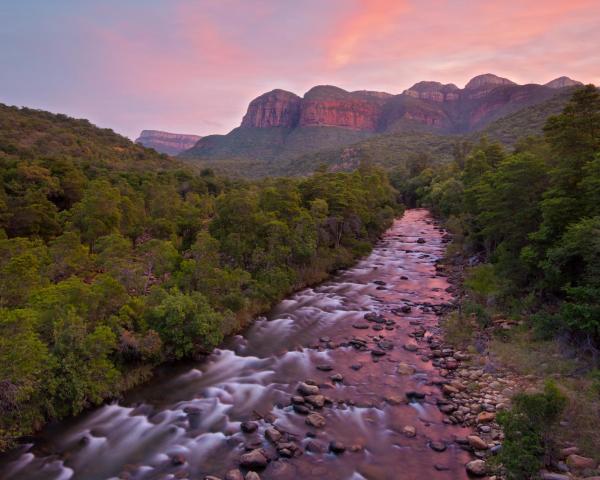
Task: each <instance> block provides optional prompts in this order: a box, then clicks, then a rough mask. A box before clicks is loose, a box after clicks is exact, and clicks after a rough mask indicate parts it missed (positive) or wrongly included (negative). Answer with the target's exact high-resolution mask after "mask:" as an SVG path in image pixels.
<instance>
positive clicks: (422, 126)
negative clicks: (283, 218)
mask: <svg viewBox="0 0 600 480" xmlns="http://www.w3.org/2000/svg"><path fill="white" fill-rule="evenodd" d="M577 84H579V82H575V81H574V80H571V79H569V78H568V77H560V78H557V79H555V80H553V81H551V82H549V83H548V84H546V85H538V84H527V85H518V84H516V83H515V82H513V81H511V80H509V79H506V78H502V77H499V76H497V75H493V74H490V73H488V74H484V75H478V76H476V77H474V78H472V79H471V80H470V81H469V82H468V83H467V84H466V85H465V87H464V88H463V89H460V88H458V87H457V86H456V85H454V84H442V83H439V82H434V81H423V82H418V83H416V84H415V85H413V86H412V87H410V88H409V89H407V90H404V92H402V93H401V94H399V95H392V94H389V93H385V92H374V91H367V90H364V91H355V92H348V91H346V90H343V89H341V88H338V87H335V86H331V85H321V86H316V87H313V88H311V89H310V90H309V91H308V92H306V93H305V94H304V96H302V97H300V96H298V95H296V94H294V93H292V92H288V91H285V90H280V89H277V90H273V91H271V92H267V93H264V94H262V95H260V96H259V97H257V98H255V99H254V100H252V102H250V105H249V106H248V109H247V112H246V114H245V115H244V117H243V119H242V122H241V125H240V127H238V128H236V129H234V130H232V131H231V132H230V133H228V134H227V135H209V136H207V137H204V138H202V139H201V140H199V141H198V142H197V143H196V144H195V145H194V146H193V147H192V148H190V149H189V150H186V151H185V152H182V153H181V154H180V156H181V158H183V159H185V160H187V161H200V162H203V163H206V162H209V163H211V165H218V163H219V162H225V163H227V164H228V165H232V164H235V162H250V163H252V164H254V165H256V164H261V163H262V164H263V165H264V166H265V167H266V165H267V164H269V165H270V164H272V163H273V162H277V164H273V165H271V166H273V167H274V168H273V169H272V170H273V171H276V170H278V169H279V168H278V165H279V167H281V166H282V165H286V164H288V163H290V162H293V161H294V159H299V158H300V157H304V156H305V155H311V154H316V153H317V152H322V153H325V152H330V153H331V152H336V151H339V149H341V148H343V147H346V146H349V145H353V144H355V143H357V142H361V141H365V140H367V139H368V138H370V137H373V136H379V135H386V134H395V135H408V136H409V137H410V138H417V137H419V135H425V134H427V135H429V136H431V134H436V135H445V136H448V135H457V134H460V135H473V134H476V132H479V131H481V130H484V129H486V128H487V127H488V126H489V125H491V124H492V123H494V122H495V121H497V120H499V119H502V118H504V117H506V116H509V115H512V114H514V113H516V112H519V111H521V110H523V109H525V108H528V107H533V106H536V105H541V104H544V103H545V102H547V101H548V100H550V99H552V98H553V97H555V96H557V95H560V94H561V92H563V91H564V90H565V89H568V88H570V87H572V86H573V85H577ZM559 103H560V101H559ZM542 110H543V109H542ZM542 110H540V111H539V112H538V113H540V114H541V113H542ZM419 138H421V137H419ZM420 143H421V141H420V140H419V141H418V142H417V144H420ZM259 170H261V171H267V173H268V169H267V168H261V169H259ZM252 174H255V172H252Z"/></svg>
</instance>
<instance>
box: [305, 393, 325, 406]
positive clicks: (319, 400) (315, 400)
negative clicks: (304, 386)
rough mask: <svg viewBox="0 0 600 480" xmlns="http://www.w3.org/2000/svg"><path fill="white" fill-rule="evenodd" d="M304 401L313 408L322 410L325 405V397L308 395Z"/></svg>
mask: <svg viewBox="0 0 600 480" xmlns="http://www.w3.org/2000/svg"><path fill="white" fill-rule="evenodd" d="M304 400H306V402H307V403H310V404H311V405H312V406H313V407H315V408H323V406H324V405H325V397H324V396H323V395H308V396H306V397H304Z"/></svg>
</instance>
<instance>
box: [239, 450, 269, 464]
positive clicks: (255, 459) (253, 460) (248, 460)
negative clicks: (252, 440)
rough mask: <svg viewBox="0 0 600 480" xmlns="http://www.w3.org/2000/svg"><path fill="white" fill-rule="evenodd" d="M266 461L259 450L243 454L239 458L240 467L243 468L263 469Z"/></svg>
mask: <svg viewBox="0 0 600 480" xmlns="http://www.w3.org/2000/svg"><path fill="white" fill-rule="evenodd" d="M267 463H268V459H267V457H266V456H265V454H264V452H263V451H262V450H261V449H260V448H256V449H254V450H252V451H251V452H248V453H244V454H243V455H242V456H241V457H240V466H242V467H243V468H265V467H266V466H267Z"/></svg>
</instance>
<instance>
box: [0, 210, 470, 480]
mask: <svg viewBox="0 0 600 480" xmlns="http://www.w3.org/2000/svg"><path fill="white" fill-rule="evenodd" d="M443 233H444V232H443V231H441V230H440V229H439V228H438V227H437V226H436V225H435V223H434V222H433V220H432V219H431V217H430V216H429V213H428V212H427V211H426V210H423V209H413V210H408V211H406V213H405V214H404V215H403V216H402V218H400V219H397V220H396V221H395V222H394V224H393V225H392V227H391V228H390V229H389V230H388V231H387V232H386V233H385V234H384V235H383V237H382V238H381V240H380V241H379V242H378V243H377V245H376V246H375V248H374V249H373V251H372V253H371V254H370V255H369V256H368V257H366V258H364V259H363V260H361V261H360V262H358V263H357V264H356V265H355V266H354V267H353V268H350V269H348V270H345V271H343V272H341V273H339V274H338V275H336V276H335V277H333V278H332V279H331V280H330V281H328V282H325V283H323V284H321V285H319V286H317V287H314V288H307V289H304V290H302V291H299V292H298V293H296V294H294V295H293V296H291V297H290V298H287V299H286V300H283V301H282V302H280V303H279V304H278V305H277V306H276V307H275V308H273V310H272V311H271V312H270V313H269V314H268V315H267V316H266V317H265V318H260V319H258V320H257V321H255V322H254V323H253V324H252V325H251V326H250V327H249V328H248V329H247V330H246V331H245V332H244V333H243V334H241V335H237V336H234V337H232V338H230V339H228V340H227V341H226V342H225V343H224V344H223V345H222V346H221V347H220V348H219V349H216V350H215V351H214V352H213V353H212V354H211V355H210V356H208V357H207V358H206V359H205V360H203V361H202V362H198V363H197V364H193V365H189V366H187V367H185V368H183V367H178V368H173V369H171V370H168V371H163V372H162V373H161V374H160V375H157V377H156V378H155V379H153V380H152V381H150V382H149V383H147V384H145V385H144V386H143V387H141V388H138V389H136V390H134V391H132V392H130V393H129V394H127V395H126V396H125V398H124V399H123V400H122V401H121V402H119V403H115V404H110V405H104V406H101V407H99V408H96V409H93V410H91V411H89V412H87V413H85V414H83V415H80V416H78V417H76V418H73V419H69V420H66V421H63V422H60V423H59V424H57V425H51V426H48V427H47V428H46V429H45V430H44V431H42V432H41V433H40V434H39V435H38V436H36V437H35V439H34V441H33V443H31V444H27V445H24V446H22V448H20V449H18V450H15V451H13V452H10V453H9V454H7V455H5V456H4V457H2V459H1V460H0V478H2V479H15V480H16V479H18V480H38V479H39V480H42V479H43V480H69V479H70V480H100V479H102V480H104V479H118V478H120V479H129V480H155V479H178V478H181V479H188V478H189V479H197V480H202V479H204V477H205V476H207V475H214V476H216V477H218V478H224V477H225V474H226V472H227V471H229V470H231V469H235V468H238V466H239V462H240V457H241V455H242V454H244V453H245V452H246V451H251V450H253V449H259V448H262V449H263V450H262V453H263V454H264V457H266V458H267V459H268V465H267V467H266V468H264V469H257V472H258V473H259V474H260V478H262V479H279V480H282V479H283V480H287V479H296V478H311V479H313V478H314V479H327V480H329V479H331V480H333V479H336V480H337V479H339V480H342V479H343V480H351V479H352V480H359V479H369V480H371V479H373V480H384V479H385V480H388V479H389V480H417V479H453V480H461V479H466V478H467V475H466V473H465V467H464V465H465V463H466V462H467V461H469V459H470V456H469V454H468V453H467V452H466V451H464V450H463V449H461V448H459V445H458V444H456V443H455V442H454V440H455V439H456V438H457V437H464V436H465V435H466V433H467V431H466V430H464V429H462V428H461V427H458V426H454V425H450V424H447V423H445V422H444V416H443V415H442V413H441V412H440V411H439V409H438V407H437V405H436V399H438V398H440V397H442V395H441V393H440V389H439V387H438V384H439V382H440V381H441V379H440V377H439V373H438V370H437V369H436V368H435V367H434V366H433V365H432V363H431V361H430V360H429V359H428V357H427V356H426V354H427V353H428V352H429V350H430V349H429V348H428V345H427V343H428V339H429V338H430V337H431V335H432V334H435V333H436V331H437V322H438V320H437V317H436V314H435V313H434V310H435V307H436V306H439V305H442V304H446V303H448V302H450V301H451V300H452V297H451V295H450V294H449V293H447V292H446V288H447V287H448V286H449V285H448V283H447V281H446V278H445V277H443V276H442V275H439V274H437V273H436V269H435V263H436V261H437V260H438V259H439V258H440V257H441V256H442V255H443V253H444V244H443V242H442V236H443ZM369 313H370V315H367V319H365V315H366V314H369ZM415 331H419V334H418V337H415V336H414V332H415ZM415 349H416V350H415ZM332 377H333V378H332ZM305 381H307V384H308V385H304V389H305V390H314V392H310V391H307V392H305V395H304V396H302V395H299V394H298V392H297V390H298V387H299V386H300V385H301V384H300V382H305ZM317 390H318V392H317ZM315 392H316V393H315ZM310 393H313V395H312V396H307V395H308V394H310ZM321 395H322V397H321ZM292 397H293V398H292ZM293 402H294V403H295V405H294V404H293ZM323 402H325V405H324V406H322V407H321V404H322V403H323ZM307 413H308V414H310V419H309V421H310V420H314V421H313V423H316V424H319V423H320V422H321V421H322V420H324V425H323V426H317V427H315V426H311V425H309V424H307V418H309V417H307ZM314 413H316V415H314ZM242 422H251V423H244V425H243V427H244V429H245V430H247V431H248V432H244V431H243V429H242V428H241V426H242V425H241V424H242ZM254 428H256V430H255V431H251V430H253V429H254ZM267 429H268V435H267V436H270V437H271V440H276V442H275V443H274V442H273V441H271V440H269V439H267V438H265V432H266V431H267ZM413 430H414V432H415V433H416V435H413ZM332 442H333V444H332ZM432 447H433V448H432ZM332 450H333V451H332ZM289 457H291V458H289ZM243 470H244V469H243ZM244 471H245V470H244Z"/></svg>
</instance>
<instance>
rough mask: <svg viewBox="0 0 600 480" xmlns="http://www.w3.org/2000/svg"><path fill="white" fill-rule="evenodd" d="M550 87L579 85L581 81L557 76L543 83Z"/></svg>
mask: <svg viewBox="0 0 600 480" xmlns="http://www.w3.org/2000/svg"><path fill="white" fill-rule="evenodd" d="M545 85H546V87H550V88H565V87H578V86H579V87H580V86H581V85H583V83H581V82H578V81H577V80H573V79H571V78H569V77H558V78H555V79H554V80H551V81H549V82H548V83H546V84H545Z"/></svg>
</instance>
